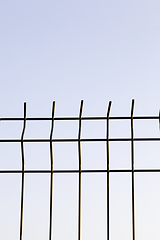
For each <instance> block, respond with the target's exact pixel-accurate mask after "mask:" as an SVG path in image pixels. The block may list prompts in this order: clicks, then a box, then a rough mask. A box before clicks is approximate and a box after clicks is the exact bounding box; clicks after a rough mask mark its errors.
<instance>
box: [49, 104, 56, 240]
mask: <svg viewBox="0 0 160 240" xmlns="http://www.w3.org/2000/svg"><path fill="white" fill-rule="evenodd" d="M54 112H55V102H53V105H52V124H51V132H50V160H51V171H50V173H51V176H50V219H49V240H51V239H52V209H53V148H52V137H53V128H54Z"/></svg>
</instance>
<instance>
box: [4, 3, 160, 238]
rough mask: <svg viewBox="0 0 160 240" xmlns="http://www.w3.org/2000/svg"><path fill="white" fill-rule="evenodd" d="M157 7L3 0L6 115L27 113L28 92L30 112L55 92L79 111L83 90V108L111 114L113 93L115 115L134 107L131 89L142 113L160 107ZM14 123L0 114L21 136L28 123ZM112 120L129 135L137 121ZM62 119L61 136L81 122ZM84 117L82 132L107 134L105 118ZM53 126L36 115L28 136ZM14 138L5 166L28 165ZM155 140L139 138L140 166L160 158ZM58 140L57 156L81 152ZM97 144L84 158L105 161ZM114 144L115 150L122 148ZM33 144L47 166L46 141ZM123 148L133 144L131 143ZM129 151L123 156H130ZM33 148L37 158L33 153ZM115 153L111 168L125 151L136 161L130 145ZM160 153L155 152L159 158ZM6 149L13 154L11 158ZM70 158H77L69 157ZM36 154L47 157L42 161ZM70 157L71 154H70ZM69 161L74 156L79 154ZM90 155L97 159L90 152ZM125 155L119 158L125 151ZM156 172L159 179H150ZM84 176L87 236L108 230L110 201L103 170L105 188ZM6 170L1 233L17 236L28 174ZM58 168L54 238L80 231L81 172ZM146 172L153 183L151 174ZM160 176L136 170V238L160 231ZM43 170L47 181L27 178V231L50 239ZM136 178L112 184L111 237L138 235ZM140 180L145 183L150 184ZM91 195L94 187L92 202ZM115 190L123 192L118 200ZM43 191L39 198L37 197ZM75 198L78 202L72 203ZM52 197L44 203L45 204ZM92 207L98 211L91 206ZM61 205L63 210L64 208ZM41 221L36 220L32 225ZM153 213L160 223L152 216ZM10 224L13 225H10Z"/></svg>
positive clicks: (150, 131) (44, 112)
mask: <svg viewBox="0 0 160 240" xmlns="http://www.w3.org/2000/svg"><path fill="white" fill-rule="evenodd" d="M159 13H160V2H159V1H158V0H153V1H149V0H145V1H144V0H135V1H126V0H121V1H118V0H114V1H104V0H92V1H91V0H85V1H84V0H81V1H73V0H68V1H63V0H59V1H50V0H48V1H41V0H39V1H38V0H32V1H31V0H27V1H17V0H15V1H11V0H5V1H1V2H0V83H1V84H0V117H20V116H23V102H24V101H26V102H27V116H30V117H31V116H32V117H34V116H42V117H45V116H51V105H52V101H53V100H55V101H56V114H55V115H56V116H77V115H78V112H79V105H80V100H81V99H84V113H83V115H97V116H98V115H101V116H105V115H106V109H107V105H108V101H109V100H112V101H113V106H112V109H111V115H129V114H130V105H131V99H132V98H134V99H135V100H136V104H135V114H137V115H141V114H142V115H157V114H158V111H159V108H160V93H159V89H160V44H159V43H160V14H159ZM15 124H16V125H14V124H10V125H6V124H4V125H2V124H1V126H0V137H1V138H5V137H17V138H18V137H19V136H20V134H21V129H22V124H19V125H18V124H17V123H15ZM114 124H115V123H113V126H112V125H111V127H112V129H113V131H112V132H111V136H112V137H114V136H116V134H118V136H122V137H123V136H129V135H130V132H129V131H130V129H129V125H127V124H123V123H120V124H122V125H116V124H115V125H114ZM8 126H10V130H7V129H8ZM57 126H59V128H58V127H57V129H55V136H57V137H62V136H63V134H64V135H65V134H66V135H65V136H67V137H69V136H71V137H73V136H74V137H75V136H76V129H77V125H75V126H74V125H72V124H70V126H69V127H68V129H67V130H66V132H64V131H65V128H63V126H60V125H58V123H57ZM40 127H41V128H40ZM83 127H84V128H83V129H84V130H83V129H82V135H83V137H85V136H90V137H93V133H92V129H93V128H94V129H96V130H95V131H96V132H95V134H96V136H98V137H101V136H102V135H101V133H102V134H105V131H103V130H104V129H105V123H102V125H96V123H95V125H94V124H93V125H92V126H90V127H89V126H87V125H86V126H85V124H84V126H83ZM40 129H41V130H40ZM58 129H60V130H58ZM115 129H117V130H115ZM123 129H124V130H123ZM49 131H50V125H49V124H48V125H47V124H45V125H43V126H42V125H40V124H39V125H38V124H36V125H34V124H32V123H30V125H29V124H28V128H27V132H26V137H47V136H49ZM87 134H88V135H87ZM135 134H136V136H156V137H157V136H159V132H158V122H156V123H155V122H154V123H153V124H150V123H148V125H147V124H146V125H144V124H143V123H135ZM102 137H104V136H102ZM14 146H15V147H14ZM14 146H13V144H11V145H10V148H9V149H10V150H8V151H6V145H3V144H2V145H1V146H0V148H1V153H0V154H1V156H0V159H1V160H0V164H1V166H0V168H10V167H11V168H18V167H19V168H20V167H21V165H20V161H21V159H20V153H19V151H20V147H19V145H16V144H15V145H14ZM126 146H127V147H126ZM151 146H152V145H149V146H148V145H143V146H142V147H140V146H139V145H138V146H137V147H135V148H136V149H137V150H136V153H135V156H136V158H137V162H136V164H137V165H136V166H137V167H139V168H140V167H143V166H144V165H143V164H146V166H147V167H152V166H153V167H157V166H159V165H160V164H159V160H160V158H159V150H158V149H159V143H156V144H155V145H154V146H152V147H151ZM54 147H55V152H54V154H55V156H56V157H57V159H58V158H59V162H60V161H61V160H62V159H63V157H64V156H66V155H67V154H68V157H69V156H70V155H71V154H73V156H72V160H73V159H75V158H74V154H75V156H77V155H76V154H77V152H76V150H75V146H72V147H66V146H64V152H65V151H66V153H65V154H64V155H63V152H62V151H60V149H61V147H60V146H58V145H55V146H54ZM97 147H98V150H99V151H100V152H101V153H99V155H98V153H97V152H95V153H94V152H92V153H91V150H92V149H95V148H93V146H88V147H86V145H84V146H82V150H83V149H84V156H83V159H86V161H87V159H89V158H90V159H93V158H94V162H95V166H94V165H93V167H97V165H96V162H97V158H99V157H101V158H102V159H105V156H103V155H104V154H103V153H102V152H103V151H101V149H103V148H104V146H102V145H101V146H100V145H99V146H97ZM116 148H117V150H115V149H116ZM25 149H26V167H27V168H37V167H38V168H47V167H48V166H49V152H48V145H43V147H39V145H35V147H33V146H30V145H29V144H28V145H27V144H26V146H25ZM39 149H40V150H39ZM73 149H74V150H73ZM87 149H90V150H88V151H90V153H89V152H88V153H87ZM123 149H128V150H127V151H124V150H123ZM141 149H143V151H142V150H141ZM124 152H125V154H126V156H125V157H124V156H123V154H124ZM85 153H86V156H85ZM104 153H105V152H104ZM117 153H118V154H117ZM87 154H88V155H87ZM96 154H97V155H96ZM35 156H36V157H37V158H38V159H39V161H38V160H37V161H36V160H35V159H36V157H35ZM88 156H89V157H88ZM97 156H98V157H97ZM111 156H112V157H113V162H112V166H113V168H114V167H116V161H117V160H116V159H117V157H120V158H121V161H122V163H123V164H124V166H123V167H128V166H130V165H129V164H130V163H127V161H128V159H129V157H130V152H129V146H128V145H123V146H111ZM153 156H154V159H152V157H153ZM46 158H47V159H48V162H47V163H46V162H45V161H43V160H44V159H46ZM124 158H125V159H124ZM3 159H7V161H8V163H5V164H6V165H5V164H4V161H3ZM27 159H28V161H27ZM114 159H115V160H114ZM138 159H139V160H138ZM72 160H71V159H70V161H72ZM145 160H146V161H145ZM34 161H35V162H34ZM125 161H126V162H125ZM129 161H130V160H129ZM59 162H58V160H57V163H55V166H57V168H59V167H60V163H59ZM33 163H34V164H33ZM37 163H38V164H40V165H36V164H37ZM151 163H153V165H151ZM14 164H17V165H14ZM32 164H33V165H32ZM56 164H57V165H56ZM58 164H59V165H58ZM62 164H66V163H65V162H63V161H62ZM68 164H71V165H72V162H70V163H68ZM84 164H85V162H84ZM88 164H91V160H90V162H88ZM100 164H102V165H101V166H100V168H101V167H102V166H103V167H104V166H105V165H103V164H105V160H104V162H103V160H102V162H101V163H100ZM117 164H119V162H118V161H117ZM125 164H128V165H125ZM87 166H88V165H86V167H87ZM65 167H66V165H65ZM118 167H120V165H118ZM151 176H152V178H151V179H152V180H150V177H151ZM85 177H86V183H85ZM85 177H84V180H83V181H84V186H86V187H84V188H83V189H84V190H83V191H84V193H83V198H84V201H83V204H84V206H83V209H84V211H83V216H82V217H83V224H84V225H83V228H82V229H83V230H82V231H83V240H88V239H95V240H96V239H98V238H99V239H105V224H106V223H105V213H104V210H103V209H104V206H105V191H104V189H105V183H104V179H105V176H98V177H99V181H98V184H97V185H95V189H96V190H97V191H99V194H96V192H95V189H94V188H93V187H92V186H91V178H92V177H91V176H90V177H89V176H88V177H87V176H85ZM0 178H1V179H2V181H1V183H0V188H1V192H2V191H3V194H1V197H0V201H1V202H2V204H1V205H0V226H2V230H0V238H2V239H4V240H8V239H13V240H14V239H15V240H17V236H18V223H19V212H18V211H19V201H20V198H19V194H20V190H19V189H20V176H19V175H17V176H12V178H13V179H12V178H11V177H10V178H8V176H4V175H3V176H0ZM59 178H60V177H59V176H56V177H55V191H57V195H56V196H57V198H55V206H57V207H55V216H56V217H55V219H54V224H55V225H54V226H56V227H54V229H55V230H54V237H55V238H54V239H55V240H61V239H65V240H72V239H73V240H74V239H75V236H76V234H77V233H76V231H77V223H76V222H75V220H74V219H75V218H76V207H77V206H76V198H77V193H76V187H77V176H76V175H75V176H71V177H67V176H66V179H65V178H63V179H61V180H60V179H59ZM138 178H139V180H138ZM145 178H146V180H147V181H148V185H147V184H145V181H144V179H145ZM159 178H160V176H159V175H156V176H155V175H154V176H153V175H152V174H150V175H145V176H144V177H139V176H137V178H136V179H137V180H136V181H137V182H136V184H137V185H136V186H137V195H136V196H137V198H136V199H137V200H136V201H137V205H136V206H137V211H139V215H138V213H137V221H136V223H137V227H136V229H137V233H136V234H137V239H136V240H141V239H154V240H157V239H159V236H160V235H158V234H159V233H158V228H159V226H158V222H159V220H160V219H159V216H160V211H159V209H158V210H157V208H156V206H157V205H156V204H158V202H159V200H160V196H159V195H158V193H157V189H158V186H157V185H156V184H155V183H156V182H157V181H159ZM7 179H10V180H7ZM27 179H28V180H27ZM39 179H40V183H39V182H38V177H33V176H30V178H29V176H28V177H27V178H26V196H27V194H28V196H30V197H29V198H26V203H25V204H26V205H25V206H26V207H25V209H26V210H25V218H24V240H28V239H30V240H32V239H35V238H36V237H35V236H37V232H38V234H39V235H38V237H37V239H39V240H41V239H42V240H44V239H47V237H46V236H47V234H48V233H47V231H48V225H47V224H48V223H47V218H48V194H49V188H47V186H48V181H49V177H48V176H44V175H43V176H39ZM94 181H95V177H94V178H93V182H94ZM138 181H139V183H138ZM11 182H13V183H14V184H13V186H12V185H10V184H11ZM120 183H122V184H123V185H124V188H123V189H122V192H120V193H119V192H117V189H120V185H118V184H120ZM130 183H131V182H130V176H129V175H125V176H123V177H121V176H119V177H115V178H114V176H112V177H111V184H112V186H113V187H112V189H113V190H111V199H112V202H113V206H111V212H112V216H113V218H112V219H111V236H112V237H111V240H116V239H123V240H129V239H131V234H130V233H131V215H130V207H131V202H130V197H131V195H130ZM153 183H154V185H153ZM5 184H6V185H5ZM65 184H66V185H65ZM69 184H70V185H69ZM95 184H96V182H95ZM31 186H32V188H31ZM36 186H39V187H37V189H38V190H37V192H36V191H35V189H36ZM68 186H70V190H68V191H70V195H68V197H67V199H66V207H67V206H70V207H68V208H67V209H68V210H67V211H68V212H67V211H63V210H64V209H63V207H64V201H63V200H64V198H66V195H64V196H63V191H62V190H65V189H67V187H68ZM89 186H91V189H90V191H89V190H88V189H89ZM118 186H119V187H118ZM153 186H154V187H153ZM148 187H150V188H149V189H150V191H151V194H149V190H148ZM6 189H11V190H12V191H11V192H10V191H9V190H6ZM142 189H143V190H144V192H143V194H142ZM9 192H10V193H9ZM58 194H59V195H58ZM116 194H117V195H116ZM156 194H157V195H156ZM58 196H59V197H58ZM91 196H94V202H93V203H92V200H91ZM116 196H118V197H119V200H117V197H116ZM145 196H146V197H147V200H146V199H145ZM154 196H156V197H154ZM37 197H38V198H39V202H38V203H37V200H36V199H37ZM60 199H61V200H60ZM71 199H72V200H71ZM138 199H139V200H138ZM11 200H12V201H11ZM68 203H70V204H69V205H67V204H68ZM56 204H57V205H56ZM58 204H59V205H58ZM118 204H119V205H118ZM44 205H45V206H46V207H42V206H44ZM148 205H150V206H151V208H150V209H147V206H148ZM71 206H73V208H72V209H73V210H71ZM118 206H121V207H120V210H116V209H118ZM125 207H126V208H125ZM93 208H94V214H95V215H93V213H92V210H93ZM123 208H125V210H124V212H125V214H124V216H123V218H124V219H121V211H122V209H123ZM9 209H10V211H11V212H9ZM17 209H18V210H17ZM146 209H147V210H146ZM151 210H153V212H152V211H151ZM17 212H18V213H17ZM37 213H38V214H39V215H38V218H36V214H37ZM63 213H65V214H64V215H63ZM68 214H70V220H68V221H67V225H65V218H68ZM149 218H150V219H149ZM8 219H9V220H8ZM151 219H152V221H151ZM150 221H151V222H150ZM7 222H8V223H7ZM35 222H36V227H35V228H33V226H34V224H35ZM151 223H155V224H154V225H153V226H151ZM7 224H8V225H7ZM42 226H44V228H43V227H42ZM139 226H141V227H139ZM9 228H11V231H9V230H8V229H9ZM29 229H31V230H29ZM63 229H64V230H63ZM126 229H127V230H126ZM117 234H118V235H117ZM153 234H155V236H154V235H153ZM118 236H119V237H118Z"/></svg>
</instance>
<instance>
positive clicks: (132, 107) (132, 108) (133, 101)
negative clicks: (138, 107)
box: [131, 99, 135, 117]
mask: <svg viewBox="0 0 160 240" xmlns="http://www.w3.org/2000/svg"><path fill="white" fill-rule="evenodd" d="M134 103H135V100H134V99H132V105H131V117H133V111H134Z"/></svg>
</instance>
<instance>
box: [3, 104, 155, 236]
mask: <svg viewBox="0 0 160 240" xmlns="http://www.w3.org/2000/svg"><path fill="white" fill-rule="evenodd" d="M82 110H83V100H82V101H81V104H80V110H79V116H78V117H55V102H53V106H52V117H49V118H28V117H27V116H26V103H24V117H23V118H3V117H2V118H0V121H1V122H2V121H23V130H22V133H21V138H20V139H0V143H1V142H19V143H20V144H21V160H22V169H21V170H0V174H5V173H19V174H21V208H20V209H21V211H20V236H19V239H20V240H22V239H23V211H24V191H25V189H24V181H25V174H27V173H48V174H50V215H49V216H50V217H49V240H51V239H52V219H53V216H52V215H53V197H54V187H53V175H54V173H70V174H71V173H78V176H79V178H78V179H79V180H78V236H77V239H78V240H81V239H82V237H81V232H82V231H81V192H82V189H81V182H82V181H81V175H82V173H106V176H107V182H106V186H107V189H106V195H107V203H106V204H107V208H106V211H107V212H106V216H107V219H106V223H107V225H106V232H107V236H106V238H107V240H109V239H110V181H109V180H110V173H112V172H114V173H119V172H123V173H126V172H128V173H131V176H132V178H131V183H132V184H131V187H132V239H133V240H135V187H134V182H135V181H134V173H135V172H160V169H135V168H134V143H135V142H139V141H141V142H146V141H160V138H134V120H136V119H137V120H150V119H157V120H159V119H160V116H134V100H132V104H131V111H130V116H129V117H111V116H110V110H111V101H110V102H109V104H108V110H107V114H106V116H104V117H83V116H82ZM126 119H128V120H130V133H131V137H130V138H110V136H109V123H110V120H126ZM45 120H47V121H51V130H50V138H48V139H25V138H24V134H25V129H26V124H27V122H28V121H45ZM70 120H72V121H79V128H78V136H77V138H76V139H66V138H65V139H64V138H61V139H55V138H53V131H54V123H55V121H70ZM88 120H90V121H92V120H96V121H99V120H105V121H106V138H94V139H93V138H88V139H86V138H81V128H82V127H81V126H82V121H88ZM25 142H48V143H49V144H50V170H25V154H24V143H25ZM53 142H76V143H77V144H78V160H79V168H78V170H77V169H76V170H55V169H54V167H53V166H54V165H53V162H54V159H53V146H52V144H53ZM82 142H105V143H106V163H107V168H106V169H105V170H104V169H102V170H99V169H95V170H92V169H89V170H83V169H82V168H81V162H82V159H81V143H82ZM110 142H130V145H131V157H130V161H131V169H110V153H109V150H110V146H109V143H110Z"/></svg>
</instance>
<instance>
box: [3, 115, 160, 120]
mask: <svg viewBox="0 0 160 240" xmlns="http://www.w3.org/2000/svg"><path fill="white" fill-rule="evenodd" d="M109 119H110V120H125V119H126V120H127V119H131V117H130V116H128V117H127V116H126V117H109ZM133 119H135V120H136V119H137V120H142V119H143V120H144V119H146V120H151V119H158V120H159V116H134V117H133ZM23 120H24V118H0V121H23ZM51 120H52V118H51V117H46V118H42V117H39V118H26V121H51ZM78 120H79V117H55V118H54V121H78ZM81 120H82V121H83V120H107V117H82V118H81Z"/></svg>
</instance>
